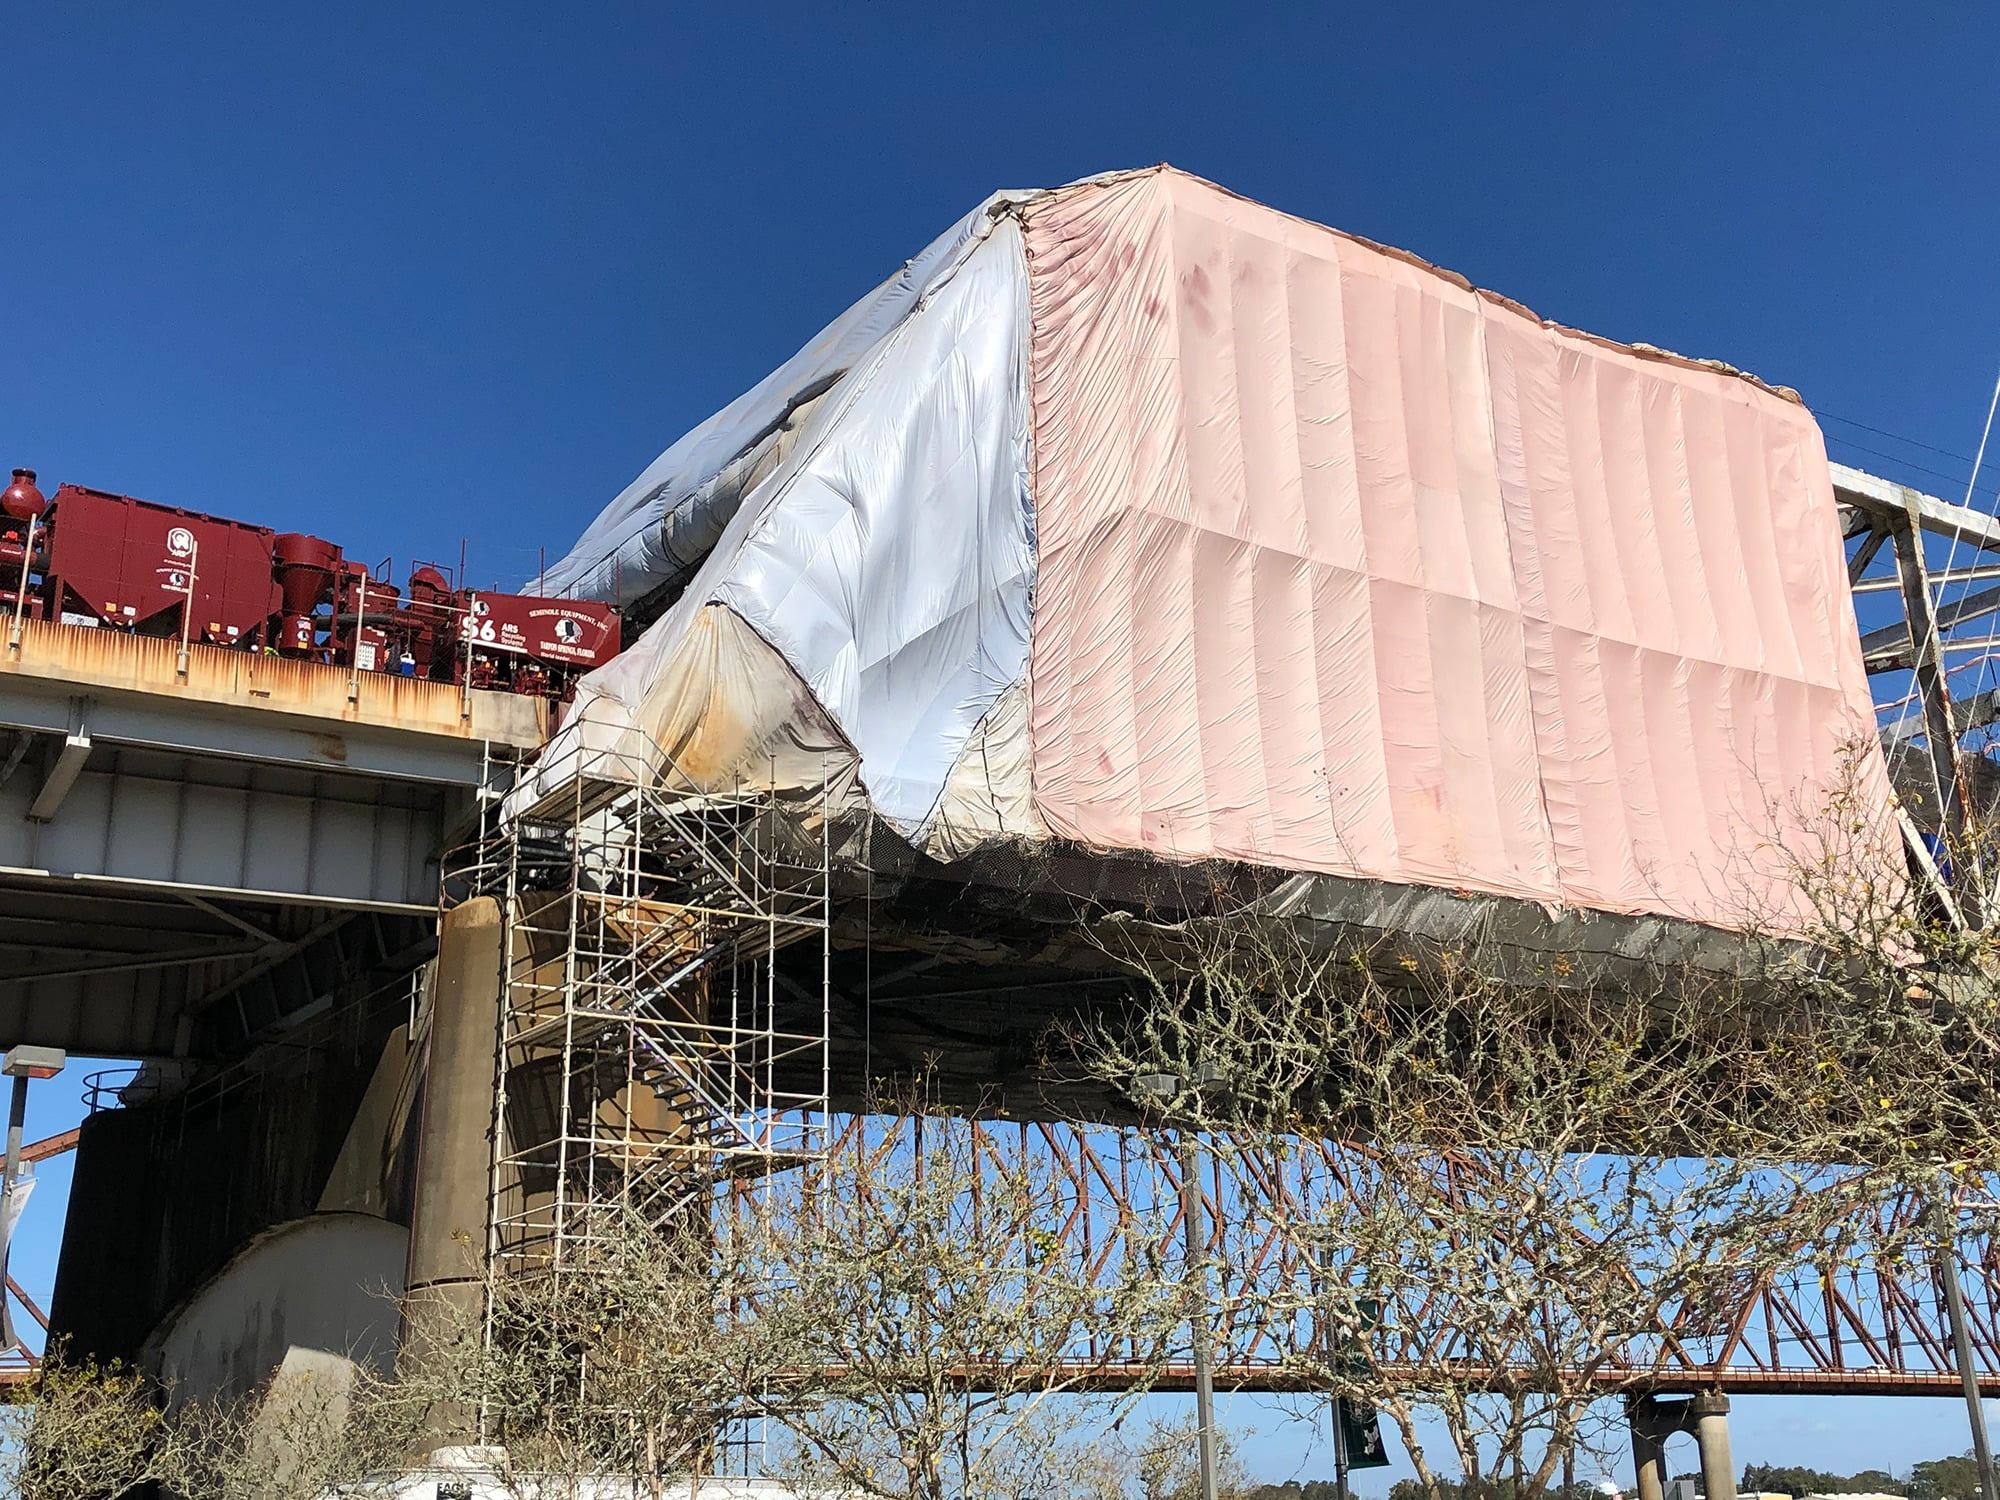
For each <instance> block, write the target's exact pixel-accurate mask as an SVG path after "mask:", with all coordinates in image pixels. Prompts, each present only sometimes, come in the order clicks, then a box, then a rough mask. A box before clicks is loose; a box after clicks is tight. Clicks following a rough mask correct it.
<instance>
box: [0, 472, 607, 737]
mask: <svg viewBox="0 0 2000 1500" xmlns="http://www.w3.org/2000/svg"><path fill="white" fill-rule="evenodd" d="M408 589H409V592H408V595H407V597H406V596H405V595H404V594H403V592H402V591H400V590H399V589H398V588H397V587H396V585H395V584H393V583H391V582H389V581H388V579H387V578H386V577H385V578H377V577H375V576H374V574H373V572H372V571H371V570H370V569H369V568H368V567H367V566H366V565H364V564H362V563H359V562H355V561H353V560H352V559H350V558H347V557H344V556H342V554H341V550H340V548H339V547H337V546H335V545H334V544H333V543H332V542H327V541H322V540H321V539H320V538H318V537H315V536H306V535H303V534H301V533H299V532H285V533H278V532H273V531H272V530H271V529H270V528H268V527H264V526H251V525H247V524H245V523H244V522H242V521H229V520H224V519H222V518H221V517H219V516H208V515H202V514H200V513H199V512H197V511H189V510H179V509H176V508H174V507H172V506H167V505H156V504H154V503H153V502H151V501H149V500H135V499H133V498H132V497H131V496H129V495H113V494H109V493H107V492H105V491H103V490H92V489H85V488H84V487H83V486H81V485H74V484H65V485H63V486H61V487H60V488H58V489H57V490H56V492H55V495H54V496H53V497H52V498H51V497H45V496H44V495H43V494H42V492H41V490H39V489H38V488H36V486H35V473H34V471H33V470H32V469H16V470H14V482H13V483H12V484H11V485H9V486H8V487H7V489H6V490H5V491H4V492H0V610H4V611H5V613H6V615H7V616H9V617H12V616H14V615H16V614H19V615H23V616H25V617H26V618H28V619H34V620H55V621H60V622H61V623H63V624H66V625H87V626H98V627H103V628H108V629H119V630H127V631H131V632H133V633H134V634H137V635H150V636H162V637H168V638H172V639H183V640H188V641H199V642H203V643H205V644H208V645H212V646H223V647H235V648H238V649H241V650H247V651H270V652H275V653H276V654H278V655H281V656H288V657H292V658H295V659H299V660H308V661H321V662H328V663H336V664H339V665H343V666H347V665H351V666H353V667H355V668H356V669H358V670H360V671H364V672H391V673H396V672H400V673H402V674H403V675H405V676H414V677H423V678H428V679H430V680H432V681H437V682H455V683H464V682H468V681H469V682H470V683H471V685H472V686H473V687H479V688H492V689H496V690H498V691H502V692H515V693H529V694H534V695H537V696H541V697H548V698H558V699H560V698H566V697H568V696H569V694H570V690H571V686H572V684H573V683H574V682H575V680H576V678H577V676H578V675H580V674H581V673H583V672H587V671H589V670H590V669H591V668H592V667H595V666H598V665H600V664H602V663H604V662H607V661H609V660H610V659H611V658H612V657H613V656H615V655H617V654H618V651H619V649H620V646H621V645H622V641H621V639H620V631H621V622H620V620H619V616H618V613H617V611H616V610H614V609H612V608H611V607H610V606H609V605H605V604H594V603H587V602H583V601H579V600H575V599H543V598H535V597H532V596H529V595H524V594H502V593H496V592H489V591H484V590H476V589H466V588H460V587H456V586H454V584H453V583H452V581H451V580H450V579H448V578H447V577H446V576H445V574H444V573H443V572H442V571H440V570H439V569H438V568H436V567H433V566H431V565H429V564H423V565H419V566H418V567H417V568H416V569H415V570H414V571H413V572H412V573H411V574H410V576H409V579H408Z"/></svg>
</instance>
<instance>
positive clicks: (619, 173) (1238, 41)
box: [0, 0, 2000, 1474]
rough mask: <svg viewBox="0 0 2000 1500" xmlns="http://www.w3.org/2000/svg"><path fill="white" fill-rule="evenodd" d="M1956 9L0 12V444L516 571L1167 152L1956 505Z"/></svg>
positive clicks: (1833, 1440)
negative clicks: (800, 368)
mask: <svg viewBox="0 0 2000 1500" xmlns="http://www.w3.org/2000/svg"><path fill="white" fill-rule="evenodd" d="M1628 11H1629V12H1631V13H1630V14H1627V12H1628ZM753 14H754V15H755V16H756V17H757V19H754V20H752V19H737V17H738V16H739V15H741V16H745V17H747V16H750V15H753ZM1950 14H1951V15H1952V16H1953V17H1954V20H1955V24H1950V25H1947V24H1944V23H1942V22H1937V21H1933V20H1930V19H1922V18H1919V16H1918V14H1917V13H1915V12H1907V13H1901V14H1897V13H1892V12H1891V11H1889V10H1888V9H1886V8H1877V7H1867V6H1860V5H1849V6H1842V5H1837V4H1836V5H1823V6H1803V5H1800V6H1782V7H1781V6H1764V7H1752V6H1737V5H1700V4H1688V5H1682V6H1676V7H1647V8H1643V10H1642V8H1639V7H1619V6H1604V5H1581V4H1579V5H1575V6H1567V7H1539V8H1534V9H1532V10H1531V11H1525V12H1517V10H1516V9H1515V8H1512V7H1497V6H1465V7H1454V6H1449V5H1428V6H1409V7H1397V6H1367V7H1347V6H1339V5H1312V6H1285V5H1254V6H1237V7H1228V6H1175V5H1169V4H1161V5H1154V6H1146V7H1138V6H1133V7H1119V6H1090V5H1086V4H1078V3H1074V0H1072V3H1068V4H1061V5H1042V4H1034V3H1017V4H1012V5H1008V6H1004V7H975V6H966V5H958V4H934V5H931V6H915V5H903V4H886V3H884V4H865V3H851V4H848V5H845V6H829V5H807V6H785V5H766V6H760V7H748V6H732V5H711V6H707V7H699V8H697V7H691V6H681V5H671V4H657V3H656V4H647V5H626V6H620V5H610V4H605V5H583V6H554V5H548V4H541V5H533V6H530V5H518V4H504V3H485V4H478V5H465V6H463V7H457V8H453V7H447V6H436V5H430V6H420V5H398V6H384V5H371V4H350V5H345V6H302V5H275V6H264V7H255V6H240V5H230V6H223V5H209V4H197V3H182V4H177V5H172V6H163V5H141V4H138V3H135V0H123V3H116V0H114V3H106V4H99V5H93V6H73V5H42V6H14V7H9V8H8V11H7V13H6V16H5V18H4V19H0V56H4V57H5V59H6V67H7V72H8V76H9V88H8V100H7V104H6V106H5V110H4V115H3V116H0V189H4V194H0V197H4V202H5V204H6V208H7V213H8V218H9V224H8V228H7V230H6V232H5V233H4V234H0V306H4V309H5V323H4V335H5V346H4V351H5V352H4V355H0V463H6V464H27V465H31V466H33V467H35V468H37V469H39V470H40V471H41V473H42V475H43V478H44V481H45V482H52V481H62V480H72V481H76V482H81V483H86V484H92V485H96V486H100V487H103V488H108V489H114V490H122V491H126V492H129V493H134V494H140V495H144V496H147V497H150V498H154V499H159V500H163V501H168V502H170V503H173V504H177V505H182V506H187V507H190V508H193V509H201V510H208V511H212V512H215V513H218V514H221V515H226V516H233V517H239V518H242V519H246V520H255V521H260V522H264V523H266V524H270V525H273V526H277V527H279V528H281V529H284V528H297V529H302V530H309V531H313V532H316V533H319V534H321V535H324V536H327V537H329V538H332V539H334V540H336V541H338V542H340V543H342V544H343V545H345V546H346V547H347V548H348V549H349V550H350V551H352V552H353V553H354V554H356V555H357V556H362V557H365V558H368V559H369V560H371V561H372V560H374V559H377V558H380V557H383V556H393V557H394V558H395V559H396V560H397V564H398V567H399V570H400V569H401V567H402V566H403V565H405V564H406V563H407V561H408V560H409V559H410V558H412V557H413V556H426V557H436V558H441V559H445V560H455V559H456V557H457V556H458V551H459V546H460V543H461V540H463V541H464V542H465V544H466V546H467V548H468V550H469V555H470V558H471V561H472V571H473V576H474V578H475V580H476V581H479V582H482V583H484V582H493V581H499V582H503V583H509V582H516V581H518V580H520V579H521V578H522V577H524V576H525V575H527V574H530V573H532V572H533V571H534V569H535V566H536V561H537V556H538V550H539V549H542V548H547V549H548V550H549V552H550V554H551V555H554V554H557V553H559V552H560V551H561V550H563V549H564V548H565V547H566V546H567V544H568V543H569V542H570V541H571V540H572V539H573V538H574V537H575V536H576V534H577V532H578V531H579V530H580V529H581V528H582V527H583V525H584V524H585V522H586V521H587V520H588V519H589V518H590V516H591V515H592V514H594V512H595V511H596V509H597V508H598V507H599V506H600V505H602V504H603V503H604V502H605V501H606V500H607V499H609V498H610V497H611V496H612V495H613V494H614V493H616V491H617V490H618V489H619V488H621V487H622V486H623V485H624V484H625V483H626V482H627V481H628V480H629V479H630V478H631V477H632V476H633V475H634V474H636V473H637V472H638V471H639V469H640V468H642V467H643V466H644V465H645V464H646V462H647V461H649V460H650V459H651V458H652V457H653V456H654V455H655V454H656V453H658V452H659V451H660V450H661V449H662V448H664V447H665V446H666V445H667V443H668V442H669V441H671V440H672V439H673V438H674V437H675V436H676V435H678V434H679V433H680V432H682V431H683V430H685V429H686V428H687V427H689V426H691V425H692V424H693V423H695V422H696V421H698V420H700V419H701V418H702V417H704V416H706V415H707V414H708V413H709V412H710V411H712V410H714V409H715V408H716V407H717V406H719V405H721V404H722V403H723V402H725V401H727V400H728V399H730V398H731V397H732V396H734V395H736V394H737V393H738V392H739V391H741V390H742V389H743V388H744V387H745V386H747V385H748V384H750V383H751V382H752V381H753V380H755V379H756V378H757V377H759V376H760V375H762V374H763V373H764V372H765V371H767V370H768V369H770V368H771V367H772V366H773V365H775V364H776V363H777V362H778V361H780V360H781V359H783V358H784V357H785V356H786V355H788V354H789V353H791V352H792V351H793V350H794V349H795V348H797V347H798V345H799V344H801V343H802V342H804V340H805V339H806V338H807V337H808V336H809V335H810V334H811V333H812V332H814V331H815V330H816V329H817V328H818V327H819V326H820V325H821V324H822V323H824V322H825V321H826V320H827V319H828V318H830V317H831V316H832V315H833V314H835V313H836V312H838V311H839V310H840V309H841V308H842V307H844V306H845V305H846V304H847V303H848V302H850V301H852V300H853V299H854V298H855V297H857V296H858V295H860V294H861V293H862V292H864V291H865V290H866V289H867V288H868V287H869V286H871V285H872V284H873V283H875V282H876V281H878V280H879V279H881V278H882V277H883V276H884V275H886V274H887V273H888V272H890V271H891V270H892V269H893V268H894V267H895V266H896V264H897V263H898V262H899V261H901V260H902V259H903V258H904V257H906V256H908V255H910V254H912V253H914V252H915V251H916V250H917V249H918V248H920V247H921V246H922V245H923V244H924V243H925V242H926V241H927V240H928V239H929V238H930V237H931V236H932V235H934V234H935V233H937V232H938V231H939V230H941V229H942V228H943V227H944V226H946V225H947V224H948V223H950V222H951V220H952V219H953V218H954V217H955V216H957V215H958V214H960V213H962V212H964V211H965V210H966V209H967V208H969V207H970V206H971V205H972V204H974V203H975V202H977V201H978V200H979V199H980V198H981V197H983V196H984V195H985V194H986V193H988V192H990V191H991V190H993V189H995V188H998V187H1005V186H1037V185H1045V184H1051V183H1055V182H1060V181H1063V180H1066V179H1069V178H1072V177H1076V176H1080V175H1083V174H1085V173H1089V172H1096V171H1102V170H1105V169H1108V168H1114V167H1128V166H1136V165H1143V164H1146V163H1149V162H1155V161H1161V160H1167V161H1172V162H1174V163H1176V164H1178V165H1180V166H1183V167H1186V168H1188V169H1190V170H1192V171H1195V172H1199V173H1202V174H1204V175H1206V176H1209V177H1212V178H1214V179H1216V180H1217V181H1219V182H1222V183H1225V184H1227V185H1228V186H1230V187H1232V188H1235V189H1237V190H1239V191H1241V192H1244V193H1247V194H1249V195H1251V196H1253V197H1257V198H1261V199H1264V200H1266V201H1268V202H1270V203H1273V204H1276V205H1277V206H1279V207H1281V208H1284V209H1287V210H1289V211H1291V212H1294V213H1298V214H1302V215H1305V216H1308V217H1311V218H1316V219H1320V220H1324V221H1325V222H1328V223H1331V224H1336V225H1339V226H1341V227H1343V228H1346V229H1350V230H1354V231H1356V232H1358V233H1361V234H1364V235H1368V236H1370V237H1373V238H1375V239H1379V240H1384V241H1388V242H1390V243H1392V244H1396V245H1401V246H1406V247H1408V248H1410V249H1412V250H1415V251H1417V252H1418V253H1420V254H1422V255H1424V256H1427V257H1429V258H1430V259H1432V260H1435V261H1437V262H1439V263H1441V264H1443V265H1446V266H1449V267H1452V268H1454V269H1456V270H1458V271H1461V272H1463V273H1464V274H1466V275H1468V276H1470V277H1471V278H1473V279H1474V280H1475V281H1477V282H1480V283H1482V284H1484V285H1487V286H1491V287H1494V288H1497V289H1499V290H1501V291H1504V292H1506V293H1508V294H1510V295H1512V296H1514V297H1516V298H1519V299H1520V300H1522V301H1524V302H1526V303H1527V304H1528V305H1529V306H1531V307H1533V308H1534V309H1536V310H1537V311H1538V312H1540V313H1542V314H1543V315H1545V316H1549V317H1554V318H1559V319H1562V320H1563V321H1565V322H1569V323H1574V324H1577V325H1580V326H1582V327H1585V328H1588V329H1591V330H1593V331H1596V332H1599V333H1603V334H1608V335H1610V336H1613V337H1615V338H1620V339H1629V340H1645V341H1648V342H1651V343H1656V344H1662V345H1666V346H1668V347H1671V348H1675V349H1678V350H1681V351H1683V352H1685V353H1689V354H1695V355H1703V356H1710V357H1715V358H1721V359H1726V360H1729V361H1731V362H1732V363H1735V364H1738V365H1741V366H1743V367H1745V368H1748V369H1751V370H1754V371H1756V372H1757V373H1758V374H1760V375H1763V376H1765V377H1766V378H1767V379H1770V380H1773V381H1777V382H1783V383H1786V384H1790V385H1793V386H1796V387H1797V388H1798V389H1799V390H1800V391H1802V392H1803V393H1804V394H1805V396H1806V398H1807V400H1808V401H1809V402H1810V403H1811V404H1812V405H1813V407H1814V408H1815V409H1816V410H1817V411H1819V412H1820V413H1821V415H1822V418H1823V420H1824V422H1825V425H1826V428H1827V432H1828V437H1829V447H1830V449H1831V450H1832V452H1833V453H1834V455H1835V457H1837V458H1844V459H1847V460H1848V461H1851V462H1855V463H1857V464H1861V465H1863V466H1865V467H1870V468H1873V469H1875V470H1877V471H1878V472H1885V473H1889V474H1892V475H1895V476H1896V477H1899V478H1903V479H1906V480H1908V481H1911V482H1915V483H1920V484H1922V485H1924V486H1925V487H1926V488H1929V489H1931V490H1933V491H1934V492H1939V493H1945V494H1950V495H1957V494H1962V493H1963V490H1964V486H1965V483H1966V479H1967V477H1968V475H1967V469H1968V461H1967V460H1965V459H1964V458H1963V457H1962V455H1965V454H1969V453H1970V452H1971V451H1972V449H1973V446H1974V444H1976V442H1977V441H1978V436H1979V427H1980V423H1981V421H1982V420H1983V418H1984V415H1985V409H1986V402H1987V399H1988V397H1989V395H1990V393H1991V391H1992V386H1993V379H1994V374H1995V369H1996V365H2000V278H1996V276H1995V274H1994V270H1993V247H1994V245H1995V244H1996V242H2000V236H1996V229H2000V197H1996V195H1995V193H1994V190H1993V184H1994V181H1995V178H1996V173H1995V166H1996V161H1995V158H1996V155H2000V90H1996V89H1995V88H1994V87H1993V84H1992V76H1991V63H1992V59H1993V58H1994V57H1995V55H1996V52H2000V16H1997V15H1996V14H1995V13H1993V12H1991V11H1981V10H1979V9H1977V8H1975V7H1971V6H1966V7H1960V8H1956V9H1955V10H1953V11H1951V12H1950ZM1856 424H1865V426H1862V425H1856ZM1868 428H1879V429H1882V431H1880V432H1874V431H1869V430H1867V429H1868ZM1890 434H1893V435H1894V436H1891V435H1890ZM1954 455H1960V456H1954ZM1995 472H1996V474H2000V470H1996V471H1995ZM1988 500H1989V503H1990V488H1989V490H1988ZM74 1076H75V1075H74V1074H73V1075H72V1079H73V1078H74ZM66 1090H67V1091H69V1092H71V1093H73V1089H71V1088H70V1081H69V1080H66V1081H64V1082H62V1083H58V1084H55V1085H51V1086H49V1087H48V1088H47V1089H46V1090H45V1093H46V1097H47V1101H48V1108H46V1109H44V1110H38V1113H39V1114H40V1115H41V1118H42V1120H43V1121H44V1123H46V1124H48V1125H49V1126H50V1127H51V1128H53V1126H54V1125H55V1124H56V1123H57V1120H58V1117H59V1116H60V1115H61V1114H62V1110H60V1109H57V1108H56V1106H57V1105H58V1104H59V1103H60V1102H61V1099H62V1097H63V1095H64V1093H65V1091H66ZM55 1185H56V1184H55V1181H54V1180H53V1178H52V1180H51V1182H50V1184H49V1186H50V1187H52V1188H53V1187H54V1186H55ZM59 1198H60V1194H59V1193H57V1192H53V1191H51V1192H47V1193H46V1194H45V1195H44V1196H43V1197H41V1198H40V1199H38V1201H37V1202H36V1203H35V1205H34V1208H33V1209H32V1210H31V1215H32V1216H33V1218H34V1220H35V1221H36V1222H35V1224H34V1227H33V1229H32V1230H31V1232H30V1243H29V1245H28V1246H27V1247H26V1249H25V1251H24V1257H25V1259H26V1261H27V1270H28V1275H29V1279H30V1284H31V1286H33V1287H35V1288H36V1289H37V1290H39V1291H41V1292H43V1293H45V1292H46V1290H47V1269H46V1268H47V1267H48V1266H50V1265H51V1264H52V1248H53V1238H54V1234H55V1230H54V1228H53V1227H52V1224H51V1222H50V1221H51V1219H52V1217H53V1212H54V1210H55V1207H56V1205H57V1203H58V1202H59ZM36 1278H39V1280H37V1279H36ZM1738 1410H1739V1415H1738V1417H1737V1419H1736V1447H1737V1453H1738V1456H1739V1459H1752V1460H1755V1459H1773V1460H1793V1461H1812V1462H1817V1463H1823V1464H1827V1465H1832V1466H1835V1467H1854V1466H1859V1465H1862V1464H1878V1465H1890V1464H1894V1465H1898V1466H1900V1465H1903V1464H1907V1463H1909V1462H1910V1461H1912V1460H1913V1459H1918V1458H1923V1457H1927V1456H1930V1455H1933V1454H1936V1453H1940V1452H1944V1451H1950V1450H1957V1449H1962V1448H1963V1447H1964V1446H1965V1442H1966V1440H1965V1438H1964V1436H1963V1414H1962V1412H1960V1411H1958V1410H1957V1409H1956V1408H1954V1407H1953V1406H1952V1405H1951V1404H1950V1403H1948V1402H1929V1401H1916V1402H1904V1403H1901V1404H1896V1403H1882V1402H1849V1403H1845V1404H1832V1403H1828V1402H1825V1401H1803V1400H1801V1401H1779V1400H1765V1401H1757V1402H1750V1401H1745V1402H1742V1403H1740V1404H1739V1408H1738ZM1295 1448H1296V1441H1295V1438H1294V1437H1292V1436H1289V1435H1284V1434H1280V1435H1278V1436H1274V1437H1273V1438H1272V1439H1270V1440H1269V1441H1267V1442H1265V1443H1263V1444H1261V1445H1259V1447H1258V1450H1257V1452H1256V1454H1255V1455H1254V1459H1255V1467H1256V1468H1257V1469H1258V1470H1259V1471H1260V1472H1264V1473H1274V1474H1282V1473H1285V1472H1288V1471H1289V1469H1290V1467H1291V1465H1292V1464H1293V1462H1294V1461H1295V1460H1294V1458H1293V1457H1292V1455H1293V1453H1294V1451H1295Z"/></svg>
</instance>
